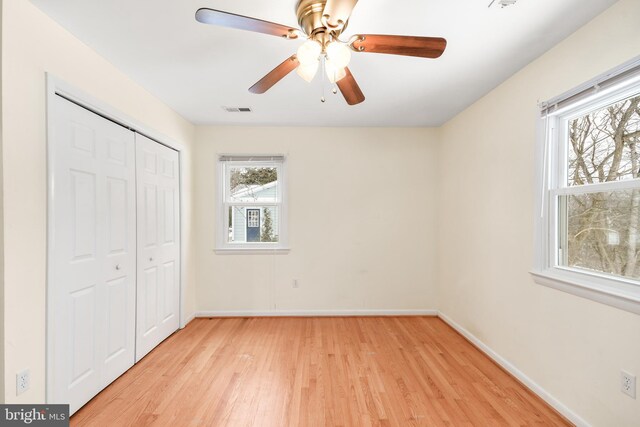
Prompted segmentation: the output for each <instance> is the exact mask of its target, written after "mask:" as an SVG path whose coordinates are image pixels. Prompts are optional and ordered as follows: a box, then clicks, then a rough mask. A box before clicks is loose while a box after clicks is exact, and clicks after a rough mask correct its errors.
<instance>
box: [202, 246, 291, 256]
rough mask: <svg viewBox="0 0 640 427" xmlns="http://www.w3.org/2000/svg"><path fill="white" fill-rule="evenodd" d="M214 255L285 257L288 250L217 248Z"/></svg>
mask: <svg viewBox="0 0 640 427" xmlns="http://www.w3.org/2000/svg"><path fill="white" fill-rule="evenodd" d="M213 251H214V252H215V253H216V255H287V254H288V253H289V252H290V251H291V249H290V248H217V249H214V250H213Z"/></svg>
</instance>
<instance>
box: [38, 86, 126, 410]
mask: <svg viewBox="0 0 640 427" xmlns="http://www.w3.org/2000/svg"><path fill="white" fill-rule="evenodd" d="M53 103H54V106H53V107H54V108H53V110H52V111H50V114H53V115H54V117H53V120H52V123H53V125H52V127H51V135H50V138H51V140H50V142H49V144H50V147H49V149H50V150H51V161H52V164H50V167H51V168H52V175H51V177H52V179H53V182H52V184H53V185H52V189H53V192H52V198H53V200H54V203H53V210H52V214H53V216H52V222H51V223H49V227H53V233H52V234H50V236H51V238H52V241H50V242H49V245H52V248H53V250H52V251H51V250H50V252H49V253H50V259H49V262H50V263H53V266H52V268H51V270H50V272H51V274H52V275H51V277H52V279H53V283H50V286H49V288H48V299H49V303H48V306H49V309H50V313H49V316H48V319H49V321H48V325H47V329H48V330H49V332H48V340H49V343H48V348H49V352H50V353H49V356H48V357H49V358H51V359H50V360H49V362H48V368H49V370H50V372H49V376H48V379H49V381H52V385H51V387H52V389H50V390H49V393H50V395H49V402H50V403H69V404H70V405H71V407H70V410H71V413H73V412H75V411H76V410H77V409H78V408H80V407H81V406H82V405H84V404H85V403H86V402H87V401H88V400H89V399H91V398H92V397H93V396H94V395H96V394H97V393H98V392H99V391H100V390H102V389H103V388H104V387H106V386H107V385H108V384H109V383H111V382H112V381H113V380H115V379H116V378H117V377H118V376H119V375H121V374H122V373H123V372H125V371H126V370H127V369H129V368H130V367H131V366H132V365H133V363H134V357H135V316H136V299H135V292H136V238H135V236H136V217H135V215H136V211H135V203H136V199H135V197H136V186H135V179H136V177H135V167H136V162H135V143H134V134H133V133H132V132H131V131H129V130H128V129H125V128H124V127H122V126H119V125H117V124H115V123H112V122H110V121H108V120H106V119H104V118H102V117H100V116H98V115H96V114H93V113H92V112H90V111H88V110H86V109H84V108H82V107H79V106H77V105H75V104H73V103H71V102H69V101H67V100H65V99H63V98H61V97H59V96H56V97H55V100H54V101H53Z"/></svg>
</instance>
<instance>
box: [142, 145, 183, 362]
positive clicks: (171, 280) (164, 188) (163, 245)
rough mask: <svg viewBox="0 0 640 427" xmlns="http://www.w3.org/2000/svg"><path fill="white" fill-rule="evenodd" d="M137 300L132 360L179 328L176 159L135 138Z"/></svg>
mask: <svg viewBox="0 0 640 427" xmlns="http://www.w3.org/2000/svg"><path fill="white" fill-rule="evenodd" d="M136 159H137V162H138V167H137V180H138V184H137V185H138V194H139V195H141V196H139V197H138V298H137V318H138V329H137V335H136V360H140V359H141V358H142V357H144V356H145V355H146V354H147V353H148V352H149V351H151V350H152V349H153V348H154V347H155V346H157V345H158V344H159V343H160V342H162V341H163V340H164V339H166V338H167V337H168V336H169V335H171V334H172V333H173V332H175V331H176V330H177V329H178V327H179V317H180V316H179V307H180V286H179V283H180V282H179V278H180V239H179V230H180V212H179V206H180V203H179V188H180V185H179V184H180V183H179V173H178V172H179V156H178V152H177V151H175V150H172V149H170V148H167V147H165V146H163V145H161V144H158V143H156V142H155V141H152V140H150V139H149V138H146V137H144V136H142V135H139V134H136Z"/></svg>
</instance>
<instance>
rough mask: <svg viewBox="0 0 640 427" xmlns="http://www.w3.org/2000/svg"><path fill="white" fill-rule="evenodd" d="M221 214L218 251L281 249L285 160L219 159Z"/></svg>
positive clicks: (284, 235) (283, 233) (281, 158)
mask: <svg viewBox="0 0 640 427" xmlns="http://www.w3.org/2000/svg"><path fill="white" fill-rule="evenodd" d="M219 163H220V169H221V173H220V176H221V178H222V180H223V188H222V189H221V190H222V191H221V195H222V202H221V203H220V205H221V206H220V207H221V210H222V215H221V224H220V227H219V228H220V234H221V235H220V236H219V239H218V246H219V248H222V249H224V248H227V249H244V248H248V249H269V248H271V249H273V248H282V247H283V246H284V242H285V238H286V224H285V221H284V218H285V211H284V200H285V194H284V192H285V189H284V185H283V181H284V157H282V156H250V157H249V156H221V157H220V162H219Z"/></svg>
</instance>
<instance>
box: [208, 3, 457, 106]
mask: <svg viewBox="0 0 640 427" xmlns="http://www.w3.org/2000/svg"><path fill="white" fill-rule="evenodd" d="M357 2H358V0H299V1H298V3H297V6H296V14H297V16H298V24H299V25H300V28H301V30H300V29H297V28H292V27H288V26H286V25H281V24H275V23H273V22H268V21H263V20H260V19H255V18H250V17H247V16H242V15H236V14H233V13H229V12H223V11H220V10H214V9H207V8H202V9H198V10H197V11H196V20H197V21H198V22H201V23H203V24H209V25H219V26H223V27H230V28H236V29H241V30H247V31H254V32H258V33H263V34H269V35H274V36H278V37H282V38H285V39H290V40H295V39H301V38H305V37H306V38H307V40H306V41H305V42H304V43H303V44H302V45H300V47H299V48H298V50H297V53H296V54H295V55H293V56H291V57H290V58H287V59H286V60H285V61H284V62H282V63H281V64H280V65H278V66H277V67H276V68H274V69H273V70H272V71H271V72H270V73H268V74H267V75H266V76H264V77H263V78H262V79H260V80H259V81H258V82H257V83H256V84H254V85H253V86H251V88H249V91H250V92H252V93H257V94H261V93H265V92H266V91H267V90H269V89H270V88H271V87H273V86H274V85H275V84H276V83H278V82H279V81H280V80H282V79H283V78H284V77H285V76H286V75H288V74H289V73H290V72H291V71H293V70H294V69H295V70H296V73H297V74H298V75H299V76H300V77H301V78H303V79H304V80H305V81H307V82H310V81H312V80H313V78H314V77H315V76H316V74H317V73H318V68H319V67H320V63H321V62H322V64H323V65H324V71H325V73H326V75H327V78H328V79H329V81H330V82H331V83H337V85H338V88H339V89H340V92H342V95H343V96H344V98H345V100H346V101H347V104H349V105H356V104H360V103H361V102H363V101H364V99H365V97H364V94H363V93H362V90H360V87H359V86H358V83H357V82H356V80H355V78H354V77H353V75H352V74H351V71H350V70H349V68H348V65H349V62H350V61H351V52H352V51H353V52H368V53H384V54H390V55H403V56H416V57H422V58H438V57H440V55H442V53H443V52H444V50H445V48H446V46H447V41H446V40H445V39H443V38H439V37H416V36H393V35H375V34H368V35H367V34H364V35H363V34H356V35H354V36H352V37H351V38H349V39H348V41H347V42H344V41H342V40H341V39H340V36H341V35H342V33H343V31H344V30H345V29H346V28H347V25H348V23H349V18H350V17H351V12H352V11H353V8H354V7H355V6H356V3H357ZM334 93H335V92H334ZM323 99H324V97H323ZM323 102H324V101H323Z"/></svg>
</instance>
